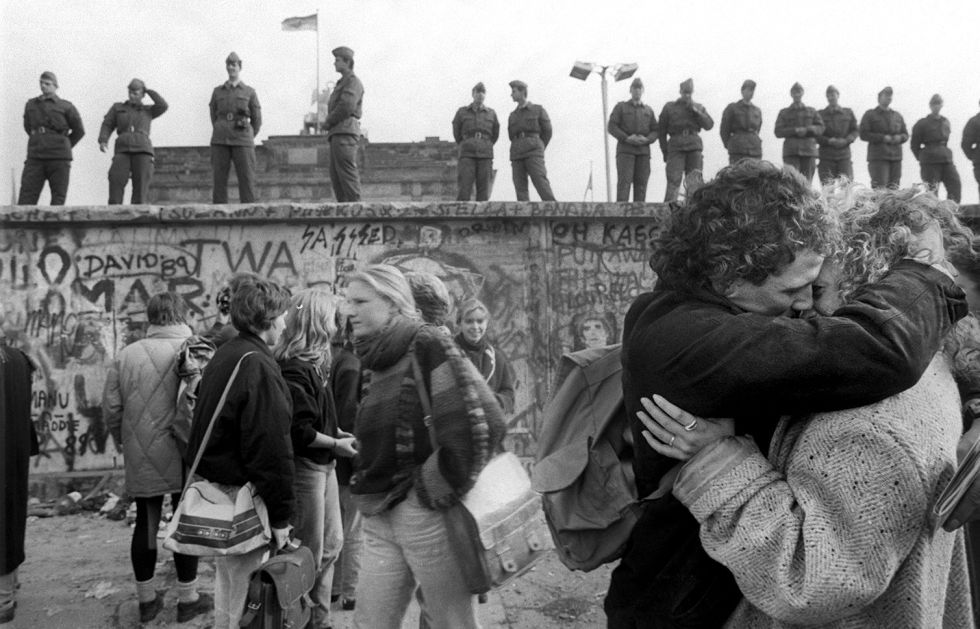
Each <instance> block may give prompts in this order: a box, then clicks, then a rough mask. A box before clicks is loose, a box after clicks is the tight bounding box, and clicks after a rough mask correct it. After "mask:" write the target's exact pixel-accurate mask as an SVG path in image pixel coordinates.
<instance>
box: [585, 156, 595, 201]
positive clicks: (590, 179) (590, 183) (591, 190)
mask: <svg viewBox="0 0 980 629" xmlns="http://www.w3.org/2000/svg"><path fill="white" fill-rule="evenodd" d="M590 192H592V193H593V197H594V196H595V191H594V190H593V189H592V162H589V183H587V184H585V194H584V195H582V200H583V201H584V200H586V199H587V198H589V193H590Z"/></svg>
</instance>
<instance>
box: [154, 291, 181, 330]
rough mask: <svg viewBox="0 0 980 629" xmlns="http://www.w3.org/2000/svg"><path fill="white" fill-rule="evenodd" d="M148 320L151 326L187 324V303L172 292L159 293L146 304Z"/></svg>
mask: <svg viewBox="0 0 980 629" xmlns="http://www.w3.org/2000/svg"><path fill="white" fill-rule="evenodd" d="M146 319H147V320H148V321H149V322H150V325H175V324H177V323H187V302H186V301H184V298H183V297H181V296H180V295H178V294H177V293H174V292H172V291H168V292H166V293H157V294H156V295H154V296H153V297H150V301H148V302H147V303H146Z"/></svg>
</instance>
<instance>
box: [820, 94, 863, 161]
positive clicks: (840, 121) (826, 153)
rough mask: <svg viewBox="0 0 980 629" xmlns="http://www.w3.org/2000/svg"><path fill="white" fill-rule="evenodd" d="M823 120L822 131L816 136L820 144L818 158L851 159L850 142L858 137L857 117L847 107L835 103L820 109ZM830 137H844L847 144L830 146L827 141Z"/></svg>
mask: <svg viewBox="0 0 980 629" xmlns="http://www.w3.org/2000/svg"><path fill="white" fill-rule="evenodd" d="M820 119H821V120H823V133H821V134H820V135H819V136H817V144H819V145H820V159H831V160H838V159H851V143H852V142H854V140H856V139H857V137H858V125H857V118H855V117H854V112H853V111H851V110H850V109H849V108H847V107H841V106H840V105H836V106H834V107H830V106H827V107H824V108H823V109H821V110H820ZM830 138H844V139H845V140H847V146H831V145H830V144H828V143H827V141H828V140H829V139H830Z"/></svg>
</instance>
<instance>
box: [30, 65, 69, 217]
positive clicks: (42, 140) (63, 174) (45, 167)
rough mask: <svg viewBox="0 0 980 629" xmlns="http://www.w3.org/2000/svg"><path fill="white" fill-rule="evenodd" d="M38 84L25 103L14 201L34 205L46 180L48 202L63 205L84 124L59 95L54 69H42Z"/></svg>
mask: <svg viewBox="0 0 980 629" xmlns="http://www.w3.org/2000/svg"><path fill="white" fill-rule="evenodd" d="M40 84H41V95H40V96H37V97H35V98H32V99H30V100H29V101H27V105H25V106H24V131H26V132H27V135H28V136H30V137H29V138H28V140H27V159H26V160H25V161H24V171H23V173H21V178H20V194H19V195H18V198H17V204H18V205H37V201H38V199H39V198H40V196H41V190H43V189H44V182H45V181H47V182H48V186H49V187H50V188H51V205H64V204H65V197H67V196H68V177H69V175H70V173H71V159H72V155H71V149H72V147H74V146H75V145H76V144H78V142H79V140H81V139H82V136H84V135H85V127H84V126H83V125H82V118H81V116H79V115H78V110H77V109H75V106H74V105H72V104H71V103H70V102H68V101H66V100H64V99H62V98H60V97H59V96H58V94H57V92H58V77H56V76H55V75H54V72H50V71H46V72H43V73H42V74H41V79H40Z"/></svg>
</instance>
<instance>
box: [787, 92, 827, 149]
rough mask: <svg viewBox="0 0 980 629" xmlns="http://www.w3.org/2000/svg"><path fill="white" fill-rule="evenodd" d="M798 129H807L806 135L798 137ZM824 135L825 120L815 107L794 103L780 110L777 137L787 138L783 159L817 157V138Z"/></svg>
mask: <svg viewBox="0 0 980 629" xmlns="http://www.w3.org/2000/svg"><path fill="white" fill-rule="evenodd" d="M797 127H805V128H806V135H805V136H804V137H802V138H801V137H799V136H797V135H796V128H797ZM821 133H823V120H822V119H821V118H820V114H818V113H817V110H816V109H814V108H813V107H807V106H806V105H804V104H803V103H800V104H796V103H793V104H792V105H790V106H789V107H786V108H784V109H780V110H779V115H778V116H777V117H776V137H777V138H786V139H785V141H784V142H783V157H790V156H800V157H816V156H817V137H818V136H819V135H820V134H821Z"/></svg>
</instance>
